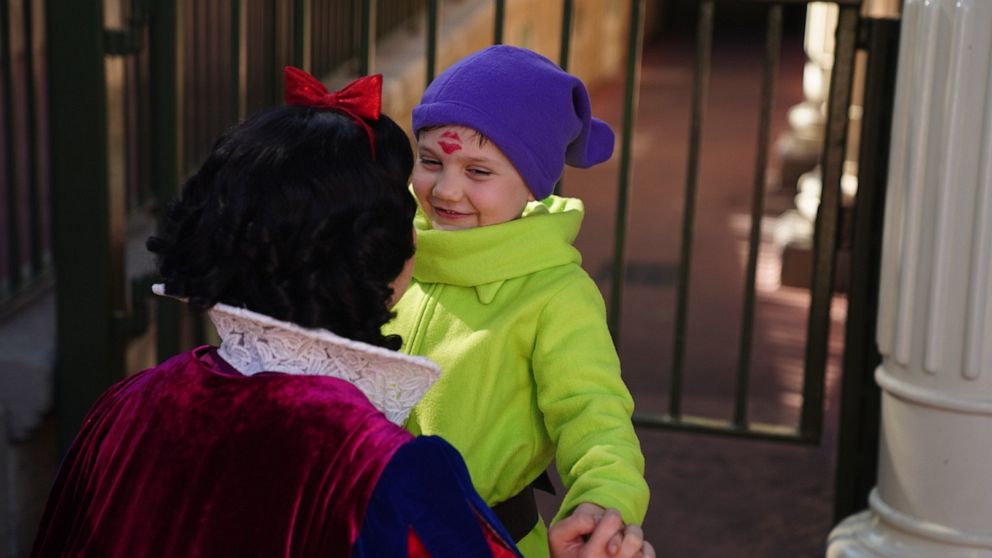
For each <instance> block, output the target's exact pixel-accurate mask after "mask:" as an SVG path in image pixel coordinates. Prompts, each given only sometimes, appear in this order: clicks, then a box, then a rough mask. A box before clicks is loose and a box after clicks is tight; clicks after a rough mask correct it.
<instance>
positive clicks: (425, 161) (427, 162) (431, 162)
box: [420, 157, 441, 167]
mask: <svg viewBox="0 0 992 558" xmlns="http://www.w3.org/2000/svg"><path fill="white" fill-rule="evenodd" d="M420 164H421V165H422V166H425V167H439V166H441V161H438V160H437V159H431V158H430V157H421V158H420Z"/></svg>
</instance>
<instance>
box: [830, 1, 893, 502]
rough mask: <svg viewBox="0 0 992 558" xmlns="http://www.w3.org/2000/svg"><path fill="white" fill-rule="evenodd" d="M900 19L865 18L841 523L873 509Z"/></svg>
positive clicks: (839, 481)
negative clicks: (879, 332)
mask: <svg viewBox="0 0 992 558" xmlns="http://www.w3.org/2000/svg"><path fill="white" fill-rule="evenodd" d="M899 25H900V23H899V20H898V19H865V20H863V21H862V26H863V27H865V28H866V29H867V32H868V33H867V34H868V64H867V67H866V69H865V94H864V112H863V113H862V115H863V116H862V120H861V141H860V145H859V156H858V161H859V162H858V193H857V196H856V197H855V199H854V210H853V211H854V215H853V219H852V220H853V231H852V246H851V265H850V279H849V282H848V291H847V323H846V325H845V332H844V377H843V380H842V381H841V412H840V428H839V432H838V441H837V471H836V479H835V481H836V483H835V490H834V518H835V520H836V521H840V519H842V518H845V517H847V516H848V515H851V514H853V513H855V512H856V511H858V510H861V509H864V508H866V507H867V506H868V493H869V492H870V490H871V488H872V487H873V486H875V482H876V477H877V471H878V436H879V433H878V428H879V426H878V425H879V413H880V405H881V393H880V390H879V387H878V384H876V383H875V375H874V371H875V368H876V367H877V366H878V364H879V363H880V362H881V360H882V358H881V355H879V352H878V345H877V343H876V342H875V327H876V324H877V321H878V301H879V299H878V294H879V293H878V290H879V284H880V278H881V259H882V258H881V253H882V229H883V224H884V219H885V193H886V184H888V171H889V168H888V159H889V158H888V154H889V145H890V138H891V136H890V133H891V129H892V107H893V104H894V99H895V88H896V59H897V57H898V51H899Z"/></svg>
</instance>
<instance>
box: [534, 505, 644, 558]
mask: <svg viewBox="0 0 992 558" xmlns="http://www.w3.org/2000/svg"><path fill="white" fill-rule="evenodd" d="M582 506H590V507H588V508H585V509H581V510H580V509H579V508H581V507H582ZM582 506H580V507H579V508H576V510H575V513H573V514H572V515H570V516H569V517H567V518H565V519H563V520H561V521H559V522H558V523H556V524H554V525H552V526H551V529H549V530H548V544H549V546H550V549H551V556H552V558H598V557H602V558H655V553H654V548H653V547H652V546H651V544H650V543H648V542H646V541H645V540H644V533H643V532H642V531H641V529H640V527H638V526H636V525H628V526H626V527H624V524H623V519H622V518H621V517H620V512H618V511H617V510H613V509H611V510H605V511H603V512H602V513H599V514H597V513H595V510H594V509H593V508H596V509H599V510H602V508H600V507H599V506H594V505H592V504H582Z"/></svg>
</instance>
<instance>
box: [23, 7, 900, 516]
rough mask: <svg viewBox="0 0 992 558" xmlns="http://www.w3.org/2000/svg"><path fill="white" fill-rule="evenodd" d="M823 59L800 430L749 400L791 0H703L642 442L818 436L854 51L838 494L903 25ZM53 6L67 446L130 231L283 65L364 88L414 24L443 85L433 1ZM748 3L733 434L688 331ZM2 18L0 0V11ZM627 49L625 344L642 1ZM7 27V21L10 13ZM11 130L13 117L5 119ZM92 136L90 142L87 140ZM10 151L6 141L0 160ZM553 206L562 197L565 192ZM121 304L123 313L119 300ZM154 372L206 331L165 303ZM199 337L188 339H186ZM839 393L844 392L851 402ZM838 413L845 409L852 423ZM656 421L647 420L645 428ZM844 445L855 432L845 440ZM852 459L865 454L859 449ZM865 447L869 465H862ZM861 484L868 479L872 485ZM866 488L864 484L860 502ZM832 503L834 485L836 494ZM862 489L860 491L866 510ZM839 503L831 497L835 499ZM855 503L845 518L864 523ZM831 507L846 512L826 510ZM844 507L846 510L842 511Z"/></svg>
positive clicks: (260, 101)
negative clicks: (744, 229)
mask: <svg viewBox="0 0 992 558" xmlns="http://www.w3.org/2000/svg"><path fill="white" fill-rule="evenodd" d="M833 3H834V4H836V5H837V7H838V18H837V31H836V38H835V44H836V50H835V52H834V66H833V73H832V78H831V81H830V87H829V96H828V100H827V109H828V110H827V118H826V128H825V132H824V139H823V145H824V147H823V152H822V155H821V158H820V161H821V166H822V183H823V185H824V186H823V189H822V196H821V201H820V204H819V209H818V211H817V217H816V221H815V237H814V238H815V240H814V244H815V246H814V250H813V254H814V259H813V269H812V284H811V287H810V302H809V317H808V323H807V328H806V341H805V360H804V372H803V383H802V390H801V391H802V409H801V413H800V420H799V424H798V425H781V424H762V423H757V422H754V421H752V420H750V419H749V408H748V386H749V383H750V381H751V372H750V361H751V351H752V332H753V324H754V311H755V304H756V298H755V297H756V292H755V277H756V273H757V264H758V248H759V241H760V238H761V232H762V231H761V217H762V215H763V213H764V202H765V198H764V192H765V183H766V176H765V174H764V173H765V169H766V167H767V166H768V151H769V148H768V145H769V141H770V125H771V124H770V123H771V118H772V105H773V99H774V95H775V91H776V69H777V66H778V57H779V52H780V50H781V41H782V26H783V10H784V9H785V7H786V6H788V5H793V4H805V2H802V1H799V0H700V1H699V2H698V18H697V22H698V27H697V29H696V35H695V37H696V38H695V44H696V47H695V64H694V70H693V78H692V103H691V111H690V114H689V119H690V134H689V138H688V142H689V152H688V157H687V160H686V162H685V165H686V180H685V190H684V196H683V200H684V206H683V211H682V228H681V244H680V245H681V248H680V256H679V261H678V266H677V277H678V279H677V290H678V297H677V304H676V307H675V309H674V315H675V320H674V321H675V327H674V339H673V344H672V355H671V359H672V360H671V372H670V384H669V386H668V394H669V398H668V405H667V409H665V410H660V411H656V412H639V413H638V414H636V415H635V422H636V424H637V425H639V426H642V427H658V428H666V429H678V430H685V431H691V432H697V433H707V434H719V435H730V436H745V437H753V438H760V439H764V440H776V441H785V442H798V443H805V444H815V443H817V442H818V441H819V439H820V434H821V431H822V428H823V397H824V379H825V367H826V360H827V353H828V348H827V341H828V335H829V326H830V308H831V300H832V298H833V296H834V277H835V267H836V264H835V258H836V254H837V249H838V242H839V239H840V235H841V232H842V231H841V177H842V174H843V164H844V155H845V146H846V140H847V127H848V109H849V106H850V105H851V98H852V82H853V79H854V75H855V74H854V71H855V55H856V52H857V51H858V49H859V48H860V49H863V50H867V51H868V53H869V61H870V62H869V63H870V64H871V67H872V68H875V69H874V70H871V71H869V72H868V73H867V78H868V81H867V84H866V91H867V92H868V94H867V97H866V100H865V106H864V111H865V120H864V121H865V123H866V125H865V126H864V127H863V133H862V138H861V152H862V161H864V162H871V163H873V164H863V165H862V166H861V167H860V176H859V193H858V197H857V200H856V202H855V207H856V210H855V220H854V223H855V224H854V227H853V233H854V236H853V261H854V262H855V263H854V264H853V265H852V269H854V270H856V271H858V272H856V273H853V274H852V275H851V278H850V284H849V293H850V298H849V307H848V315H849V316H850V318H849V322H848V334H847V346H848V352H847V354H846V357H845V373H846V375H847V379H846V381H845V382H844V386H845V387H844V389H845V393H844V399H845V408H846V410H845V411H844V413H843V420H844V423H843V430H842V433H841V437H842V445H846V447H848V448H855V449H852V450H851V452H850V455H848V456H846V457H845V454H844V450H843V448H842V453H841V463H840V466H839V470H840V475H842V477H843V475H848V476H847V477H843V478H842V479H841V481H839V482H841V483H843V484H844V486H849V485H852V484H856V483H860V482H861V481H856V480H855V479H853V477H852V475H857V474H864V475H867V477H871V476H872V475H873V474H874V464H873V462H872V461H871V459H872V458H871V452H873V451H874V447H875V446H873V445H871V443H870V440H869V441H868V442H863V443H861V444H858V443H856V442H853V441H852V442H849V443H846V444H845V443H844V442H843V440H844V437H845V435H847V436H851V435H853V434H852V433H856V432H864V431H865V428H867V431H869V432H870V431H871V429H872V428H873V427H877V425H874V424H873V423H872V415H871V413H872V411H871V409H872V405H873V397H875V396H873V395H872V393H871V389H872V387H871V383H870V381H869V380H865V379H866V378H869V377H870V374H869V373H868V371H870V370H871V366H872V365H871V361H872V359H873V358H877V357H876V356H874V355H875V352H874V349H873V347H874V344H873V338H874V335H873V327H872V326H871V325H870V322H871V320H872V317H873V316H874V310H873V308H874V297H875V293H874V289H876V288H877V271H873V270H877V250H878V247H877V235H875V233H874V231H875V230H877V227H878V226H879V224H880V220H881V205H882V201H883V200H884V190H883V187H884V164H882V165H878V164H874V163H879V162H880V161H884V160H885V157H884V154H885V153H886V152H887V136H886V133H884V131H885V130H887V129H888V120H887V119H888V118H889V115H888V111H889V110H890V108H889V106H890V105H888V104H886V103H885V99H886V98H887V97H886V96H887V95H890V94H891V90H892V80H893V76H892V73H893V72H892V70H893V69H894V67H895V59H894V56H895V53H894V50H893V48H892V46H891V45H892V44H893V37H894V36H895V30H896V29H897V27H896V26H895V25H893V24H892V22H891V21H888V20H875V19H872V18H865V17H862V16H861V13H860V10H861V8H862V7H861V3H860V0H835V2H833ZM98 4H99V3H90V2H78V1H77V0H51V1H50V2H49V3H48V5H49V10H48V22H47V34H48V36H49V37H53V36H57V37H60V40H59V41H50V42H49V44H48V59H49V61H50V73H49V75H50V84H49V85H50V88H51V89H50V90H51V92H52V98H53V103H52V106H51V120H52V122H53V126H52V136H51V151H52V160H53V161H54V162H55V164H53V165H52V184H53V192H54V195H53V201H54V205H53V207H54V223H55V225H54V226H55V235H54V238H55V241H54V249H53V251H54V255H55V261H56V262H57V265H58V282H57V291H58V301H59V303H58V304H59V306H58V309H59V324H58V331H59V346H58V358H59V368H58V370H59V374H58V397H59V406H60V407H59V414H60V416H61V419H62V424H63V427H62V440H63V443H66V442H68V440H69V439H70V438H71V435H72V433H73V432H74V431H75V430H76V427H77V426H78V423H79V421H80V420H81V417H82V416H83V413H84V412H85V409H86V408H87V407H88V406H89V404H90V403H91V402H92V401H93V400H94V399H95V398H96V396H97V395H98V394H99V393H100V392H101V391H102V390H103V389H104V388H105V387H106V386H107V385H109V384H110V383H111V382H112V381H114V380H116V379H118V378H120V377H121V376H122V375H123V374H124V372H125V370H124V368H125V366H124V360H123V356H122V355H123V354H124V353H125V349H126V347H127V345H128V343H129V339H131V338H132V337H133V336H134V335H135V334H136V333H141V332H143V331H144V330H145V325H146V324H145V322H146V321H147V320H148V319H149V318H148V316H150V315H151V314H150V312H148V311H147V308H146V305H147V301H146V297H145V296H144V293H147V292H148V289H147V283H148V282H149V281H150V277H151V276H149V275H142V274H137V275H136V276H135V274H133V273H132V279H133V280H134V283H133V284H132V285H130V286H129V285H128V284H127V280H126V279H125V277H127V275H126V273H125V265H126V263H127V262H126V261H125V256H124V253H125V244H126V242H125V241H126V238H125V237H126V232H127V228H128V225H129V223H132V222H134V221H137V220H139V219H140V215H142V214H152V215H155V214H156V213H157V212H159V211H160V210H161V204H160V202H161V200H166V199H169V198H171V197H172V196H174V195H175V193H176V191H177V188H178V185H179V183H180V182H181V179H182V177H183V176H184V175H185V174H186V173H187V172H189V171H190V170H191V169H193V168H195V166H196V165H197V163H198V162H199V160H200V158H202V157H203V156H204V154H205V153H206V152H207V151H208V150H209V148H210V142H211V141H212V139H213V138H214V137H216V136H217V135H218V134H219V133H220V132H221V131H222V130H223V129H225V128H226V127H227V126H229V125H230V124H232V123H233V122H235V121H237V120H238V119H239V118H242V117H244V116H245V115H246V114H248V113H250V112H252V111H254V110H256V109H257V108H259V107H262V106H266V105H270V104H274V103H276V102H278V101H279V98H280V91H281V85H280V83H281V82H280V80H281V72H280V69H281V67H282V66H283V65H285V64H294V65H297V66H301V67H304V68H306V69H308V70H310V71H311V72H313V73H316V74H318V75H323V74H326V73H328V72H331V71H332V70H335V69H340V68H341V67H345V68H348V69H349V73H352V74H355V75H360V74H365V73H369V72H371V71H374V63H375V47H376V42H377V39H376V38H378V37H380V36H383V35H385V34H386V33H388V32H389V31H391V30H393V29H396V28H399V27H401V26H403V25H409V21H410V19H411V18H423V19H422V20H421V21H422V24H423V25H424V37H425V43H424V46H423V48H424V53H425V57H426V63H425V68H426V75H425V79H426V81H428V82H429V81H430V80H431V79H432V78H433V77H434V75H435V73H436V71H437V59H438V28H439V21H440V16H441V13H442V11H443V8H444V3H443V2H441V1H440V0H421V1H405V2H399V1H396V2H387V1H385V0H383V1H381V2H376V1H374V0H366V1H362V2H345V1H332V0H294V1H293V2H279V1H277V0H257V1H252V0H217V1H211V2H196V1H193V0H176V1H167V0H134V1H133V3H131V4H125V3H124V2H123V1H121V0H105V1H104V2H103V3H102V4H103V5H98ZM729 4H748V5H752V6H753V7H754V9H756V10H763V11H764V13H765V18H766V19H765V21H766V23H765V27H766V28H765V42H764V62H763V74H762V79H761V96H760V104H759V107H758V111H757V112H758V121H759V125H758V132H757V137H756V139H755V145H756V164H755V175H754V177H753V189H752V197H751V204H750V218H751V220H750V229H749V233H748V251H747V258H746V264H745V267H746V271H745V286H744V292H743V312H742V318H741V323H740V342H739V346H738V348H737V353H738V358H737V363H738V364H737V368H736V375H735V388H734V392H735V394H736V395H735V403H734V407H733V412H732V415H731V416H729V417H713V416H693V415H691V414H687V413H685V412H684V411H683V407H682V403H683V380H684V377H685V351H686V343H685V338H686V330H687V320H688V312H687V308H688V303H689V298H690V294H691V292H690V288H689V286H690V277H691V273H692V263H693V254H692V250H691V246H692V238H693V234H694V230H695V228H694V227H695V222H694V218H695V215H696V198H697V193H698V188H699V168H700V149H701V147H700V146H701V135H702V130H703V123H704V121H705V117H706V98H707V87H708V83H709V77H710V76H709V74H710V56H711V45H712V41H713V30H714V25H713V23H714V17H715V13H716V12H717V11H718V10H720V9H721V7H722V6H724V5H729ZM7 5H8V3H7V2H6V1H5V2H4V6H5V10H6V6H7ZM625 6H626V7H625V9H626V10H628V12H629V18H628V22H629V26H628V28H627V31H626V36H627V41H626V44H625V45H624V48H625V51H626V53H625V60H626V63H625V67H624V93H623V107H622V122H621V124H620V127H619V130H618V132H619V133H618V140H619V156H618V158H619V174H618V177H617V198H616V204H615V205H616V215H615V218H614V238H613V254H612V262H613V263H612V268H611V274H610V278H609V289H608V297H607V298H608V301H609V321H610V325H611V328H612V331H613V332H614V335H615V337H616V338H617V339H619V338H620V333H621V332H620V325H621V310H622V308H623V298H624V286H625V273H626V271H627V263H628V262H627V257H626V250H627V242H628V228H629V224H628V223H629V221H628V213H629V206H630V196H631V189H632V188H631V165H632V147H633V142H634V129H635V117H636V115H637V111H638V88H639V83H640V82H639V72H640V68H641V58H642V49H643V36H644V23H645V20H644V13H645V6H646V0H630V1H629V2H628V3H627V4H625ZM575 12H576V2H575V0H563V1H562V10H561V20H560V22H561V29H562V33H561V37H560V43H559V44H560V48H559V53H558V61H559V63H560V64H561V65H562V66H563V67H565V68H566V69H567V68H568V66H569V62H570V59H571V57H572V56H573V53H572V46H573V45H572V24H573V21H574V18H575ZM5 13H6V11H5ZM506 16H507V13H506V2H505V0H495V1H494V3H493V22H494V24H493V30H492V33H493V34H492V42H494V43H499V42H502V41H503V39H504V32H505V30H504V23H505V20H506ZM4 114H9V111H6V112H4ZM84 131H85V133H84ZM8 145H9V142H8ZM558 190H559V191H561V190H567V185H563V184H559V187H558ZM128 292H130V293H131V294H132V295H133V296H131V297H128V296H126V293H128ZM156 315H157V332H158V333H157V347H158V354H159V355H160V356H167V355H170V354H174V353H175V352H178V351H179V350H180V348H181V347H183V346H186V345H188V344H189V343H190V342H192V339H193V338H194V337H196V336H197V335H199V334H201V333H202V332H197V328H196V325H195V324H196V323H197V322H196V321H191V320H189V319H188V317H185V316H184V315H183V313H182V311H181V309H180V308H179V307H178V306H177V305H174V304H170V303H168V302H161V303H158V304H157V310H156ZM191 324H193V325H191ZM849 390H851V391H849ZM848 407H849V408H848ZM649 411H650V410H649ZM845 432H846V433H848V434H845ZM857 448H861V449H857ZM866 448H870V449H866ZM868 470H870V472H868V473H863V472H864V471H868ZM871 484H872V482H868V484H867V485H866V486H868V487H870V486H871ZM838 486H840V485H838ZM866 492H867V488H866V489H865V493H866ZM838 494H840V490H839V491H838ZM858 497H859V496H857V495H855V496H852V497H851V498H852V499H851V500H850V501H848V503H847V504H842V505H845V506H848V507H845V508H844V509H839V510H838V513H839V514H840V515H845V514H846V513H848V512H849V511H850V510H851V509H855V508H856V507H858V506H859V504H858V503H857V502H856V500H857V498H858ZM839 498H840V496H839ZM850 506H854V507H850Z"/></svg>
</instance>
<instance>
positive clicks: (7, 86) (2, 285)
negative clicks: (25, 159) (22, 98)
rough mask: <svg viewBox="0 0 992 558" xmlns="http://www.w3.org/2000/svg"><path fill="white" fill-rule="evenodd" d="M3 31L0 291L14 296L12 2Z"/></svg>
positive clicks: (4, 8) (1, 9)
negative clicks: (3, 163)
mask: <svg viewBox="0 0 992 558" xmlns="http://www.w3.org/2000/svg"><path fill="white" fill-rule="evenodd" d="M0 29H2V30H3V32H4V33H3V36H2V37H0V69H2V70H3V72H2V75H0V89H2V90H3V115H4V127H3V131H2V133H3V137H4V139H3V144H4V162H5V163H6V164H5V165H4V168H3V169H2V170H3V173H4V180H3V185H4V186H5V191H3V190H0V195H4V196H5V198H6V199H5V200H4V201H3V207H4V209H5V211H4V214H3V215H0V222H3V223H4V224H5V227H4V228H5V230H4V231H3V232H4V237H5V240H4V241H3V242H2V244H3V246H2V247H0V256H5V258H4V262H3V263H2V264H0V269H4V270H6V273H5V274H4V276H3V277H0V289H3V290H5V291H7V292H14V291H15V290H16V288H17V286H18V284H19V282H20V278H19V277H18V274H17V267H18V266H17V259H18V258H17V244H18V239H17V219H16V212H17V198H16V197H15V195H14V192H15V190H16V185H17V175H16V174H15V172H14V165H15V164H16V158H17V154H16V141H15V140H14V122H15V117H14V107H13V96H14V94H13V90H12V89H13V87H12V82H13V79H12V77H11V71H12V69H11V68H12V66H13V65H12V63H11V62H12V57H11V54H10V49H11V45H10V35H11V23H10V2H9V0H2V1H0Z"/></svg>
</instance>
